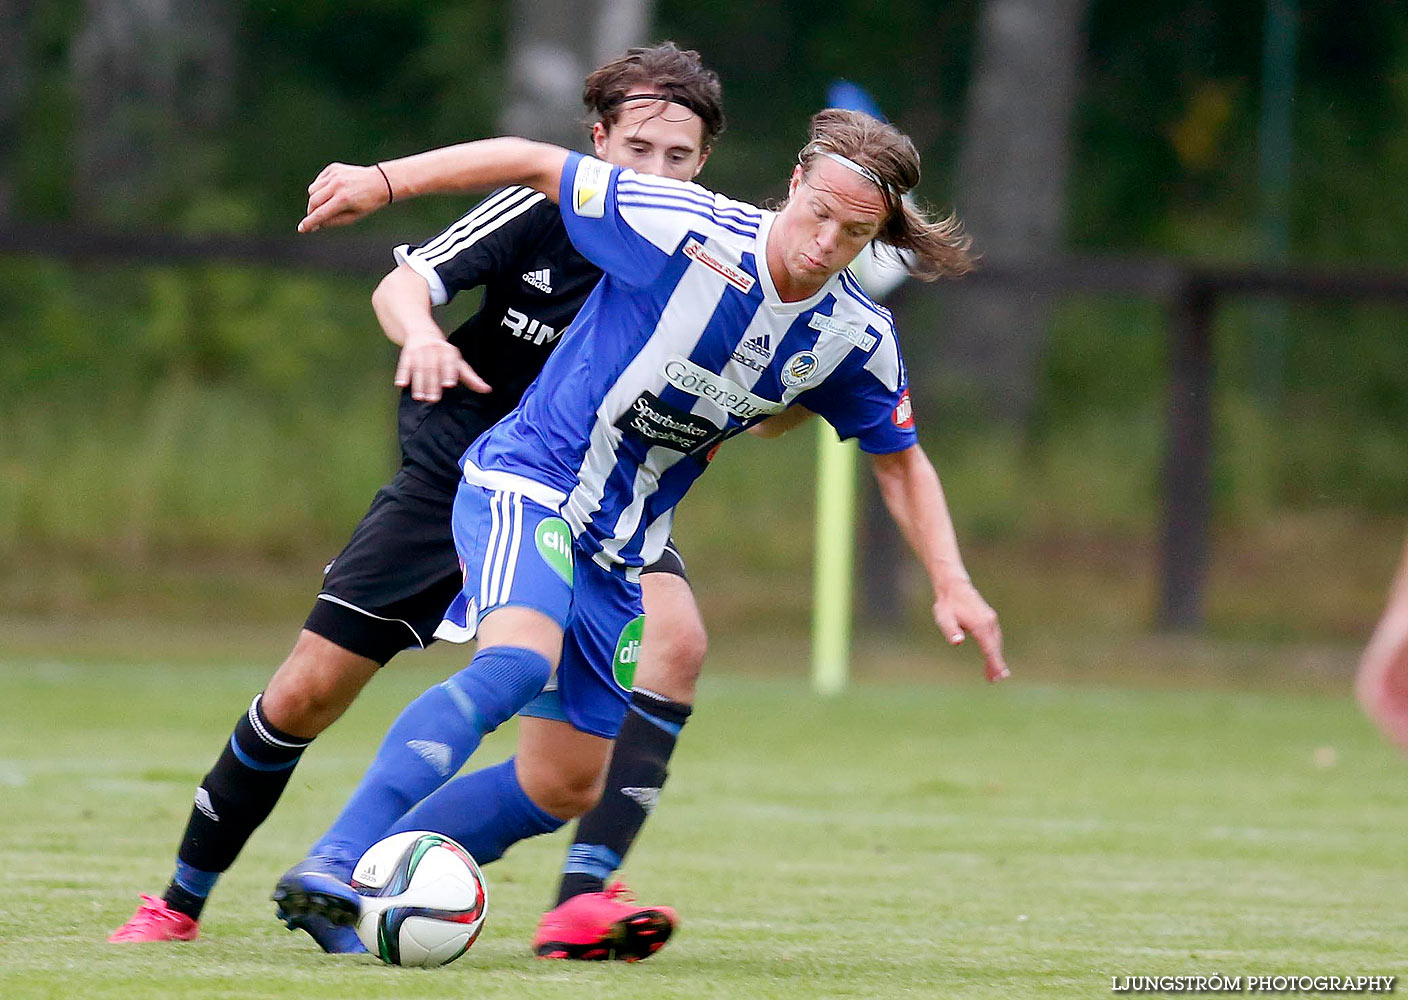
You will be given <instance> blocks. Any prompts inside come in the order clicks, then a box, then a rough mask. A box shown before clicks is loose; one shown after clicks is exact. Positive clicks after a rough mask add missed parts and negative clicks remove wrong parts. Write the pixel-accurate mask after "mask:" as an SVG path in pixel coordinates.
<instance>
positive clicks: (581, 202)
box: [572, 156, 611, 219]
mask: <svg viewBox="0 0 1408 1000" xmlns="http://www.w3.org/2000/svg"><path fill="white" fill-rule="evenodd" d="M610 183H611V164H609V163H604V162H602V161H601V160H598V159H596V158H595V157H591V156H584V157H582V159H581V160H580V161H579V162H578V163H577V173H576V175H575V176H574V177H573V178H572V211H574V212H576V213H577V214H578V215H580V216H581V217H582V218H584V219H600V218H602V217H604V216H605V215H606V189H607V186H608V185H609V184H610Z"/></svg>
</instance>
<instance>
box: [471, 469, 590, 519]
mask: <svg viewBox="0 0 1408 1000" xmlns="http://www.w3.org/2000/svg"><path fill="white" fill-rule="evenodd" d="M460 468H462V469H463V470H464V481H465V482H467V483H469V484H471V485H473V486H482V487H484V488H485V489H486V490H494V491H496V492H500V493H522V494H523V495H524V496H525V497H527V498H528V499H529V500H532V501H533V502H534V503H539V504H542V505H543V506H544V507H546V508H548V509H549V510H557V509H558V508H560V507H561V506H562V505H563V503H565V502H566V500H567V494H566V493H563V492H562V491H561V490H556V489H553V488H552V487H551V486H545V485H543V484H542V483H540V482H538V481H537V480H534V479H529V478H528V477H527V476H520V475H518V474H517V473H516V472H503V471H500V470H498V469H481V468H479V466H477V465H475V464H474V463H473V462H471V461H470V460H469V459H468V457H465V458H462V459H461V460H460Z"/></svg>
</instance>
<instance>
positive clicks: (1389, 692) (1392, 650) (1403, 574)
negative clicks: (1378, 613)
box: [1354, 546, 1408, 751]
mask: <svg viewBox="0 0 1408 1000" xmlns="http://www.w3.org/2000/svg"><path fill="white" fill-rule="evenodd" d="M1354 690H1355V694H1356V695H1358V697H1359V704H1360V705H1362V706H1363V707H1364V711H1365V713H1367V714H1368V716H1369V718H1371V719H1373V720H1374V722H1375V723H1376V724H1377V725H1378V727H1379V729H1381V730H1382V731H1383V733H1384V735H1385V736H1387V737H1388V738H1389V739H1390V740H1392V741H1393V742H1394V743H1396V744H1397V745H1398V746H1399V747H1401V748H1402V749H1403V750H1405V751H1408V546H1405V547H1404V550H1403V561H1402V563H1401V564H1400V566H1399V568H1398V576H1397V578H1396V579H1395V581H1394V583H1393V587H1392V588H1391V589H1390V591H1389V596H1388V605H1387V607H1385V608H1384V613H1383V617H1381V618H1380V619H1379V624H1378V626H1377V627H1376V628H1375V629H1374V634H1373V636H1372V637H1371V638H1370V639H1369V644H1368V646H1367V647H1365V649H1364V656H1363V657H1362V659H1361V660H1360V661H1359V673H1358V676H1357V677H1356V678H1355V682H1354Z"/></svg>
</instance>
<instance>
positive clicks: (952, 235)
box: [797, 108, 973, 281]
mask: <svg viewBox="0 0 1408 1000" xmlns="http://www.w3.org/2000/svg"><path fill="white" fill-rule="evenodd" d="M827 153H832V154H835V155H836V156H840V157H843V158H845V159H847V160H850V161H851V162H852V163H854V164H856V165H858V166H859V167H861V168H863V170H864V171H865V173H866V174H867V176H868V177H869V179H871V180H872V181H873V182H874V183H875V184H876V186H878V187H879V188H880V193H881V195H882V196H883V197H884V199H885V207H886V209H887V210H888V215H887V217H886V219H885V223H884V225H883V226H881V227H880V232H879V233H878V234H877V235H876V237H875V238H876V239H877V240H878V241H879V242H880V243H882V244H886V245H888V246H891V247H894V248H895V249H896V250H901V251H909V253H907V254H904V255H903V257H902V259H903V260H904V263H905V266H906V267H907V268H908V269H909V272H910V274H912V275H914V277H916V278H918V279H920V280H921V281H934V280H936V279H938V278H945V277H949V278H956V277H958V276H959V275H962V274H967V273H968V272H969V271H971V270H972V269H973V257H972V255H971V254H970V253H969V250H970V249H971V247H972V242H973V241H972V240H971V239H970V238H969V236H968V234H967V233H966V232H964V230H963V223H962V222H960V221H959V220H958V216H957V215H954V214H950V215H948V216H947V217H945V218H941V219H933V218H930V217H929V214H928V213H927V212H926V211H925V210H924V209H923V208H921V207H919V206H917V205H915V204H914V203H913V202H912V201H911V200H910V199H907V198H905V195H906V194H908V193H909V192H910V191H911V190H913V188H914V186H915V185H916V184H918V183H919V152H918V150H916V149H915V148H914V143H913V142H911V141H910V139H909V136H907V135H905V134H904V133H903V132H901V131H900V130H899V129H897V128H895V127H894V126H893V125H890V124H888V123H886V122H882V121H880V119H878V118H874V117H872V116H870V115H867V114H864V113H863V112H860V111H845V110H842V109H840V108H827V109H826V110H824V111H818V112H817V113H816V114H815V115H813V116H812V121H811V137H810V141H809V142H808V143H807V144H806V145H805V146H804V147H802V151H801V153H799V154H798V155H797V162H798V163H800V164H801V165H802V171H803V175H804V176H805V175H807V174H809V173H810V172H811V168H812V164H813V163H814V162H815V161H816V159H817V157H819V156H824V155H825V154H827Z"/></svg>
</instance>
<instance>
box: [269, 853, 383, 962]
mask: <svg viewBox="0 0 1408 1000" xmlns="http://www.w3.org/2000/svg"><path fill="white" fill-rule="evenodd" d="M351 869H352V865H351V864H350V863H349V862H347V861H345V860H344V859H342V858H333V857H327V856H324V855H316V854H315V855H312V856H311V857H308V858H304V859H303V860H302V861H300V862H299V863H298V864H296V865H294V866H293V867H292V868H290V869H289V870H288V871H286V872H284V875H283V877H282V878H281V879H279V881H278V884H277V885H275V886H274V895H273V897H272V898H273V900H274V904H275V909H274V912H275V914H276V915H277V916H278V918H279V919H280V920H282V921H283V922H284V925H285V926H286V927H287V928H288V929H289V930H291V931H292V930H300V931H304V932H306V933H307V934H308V936H309V937H311V938H312V939H313V940H314V941H316V942H317V943H318V947H319V948H322V949H323V951H325V952H327V953H328V954H330V955H348V954H357V953H360V952H364V951H366V950H367V949H366V948H365V947H364V946H363V944H362V941H361V939H360V938H358V937H357V931H356V926H357V918H358V917H359V916H361V912H362V896H361V894H360V893H358V892H357V890H356V889H354V888H352V887H351V886H350V885H348V884H347V883H346V882H345V881H343V880H344V879H345V878H347V877H348V876H349V875H351Z"/></svg>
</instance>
